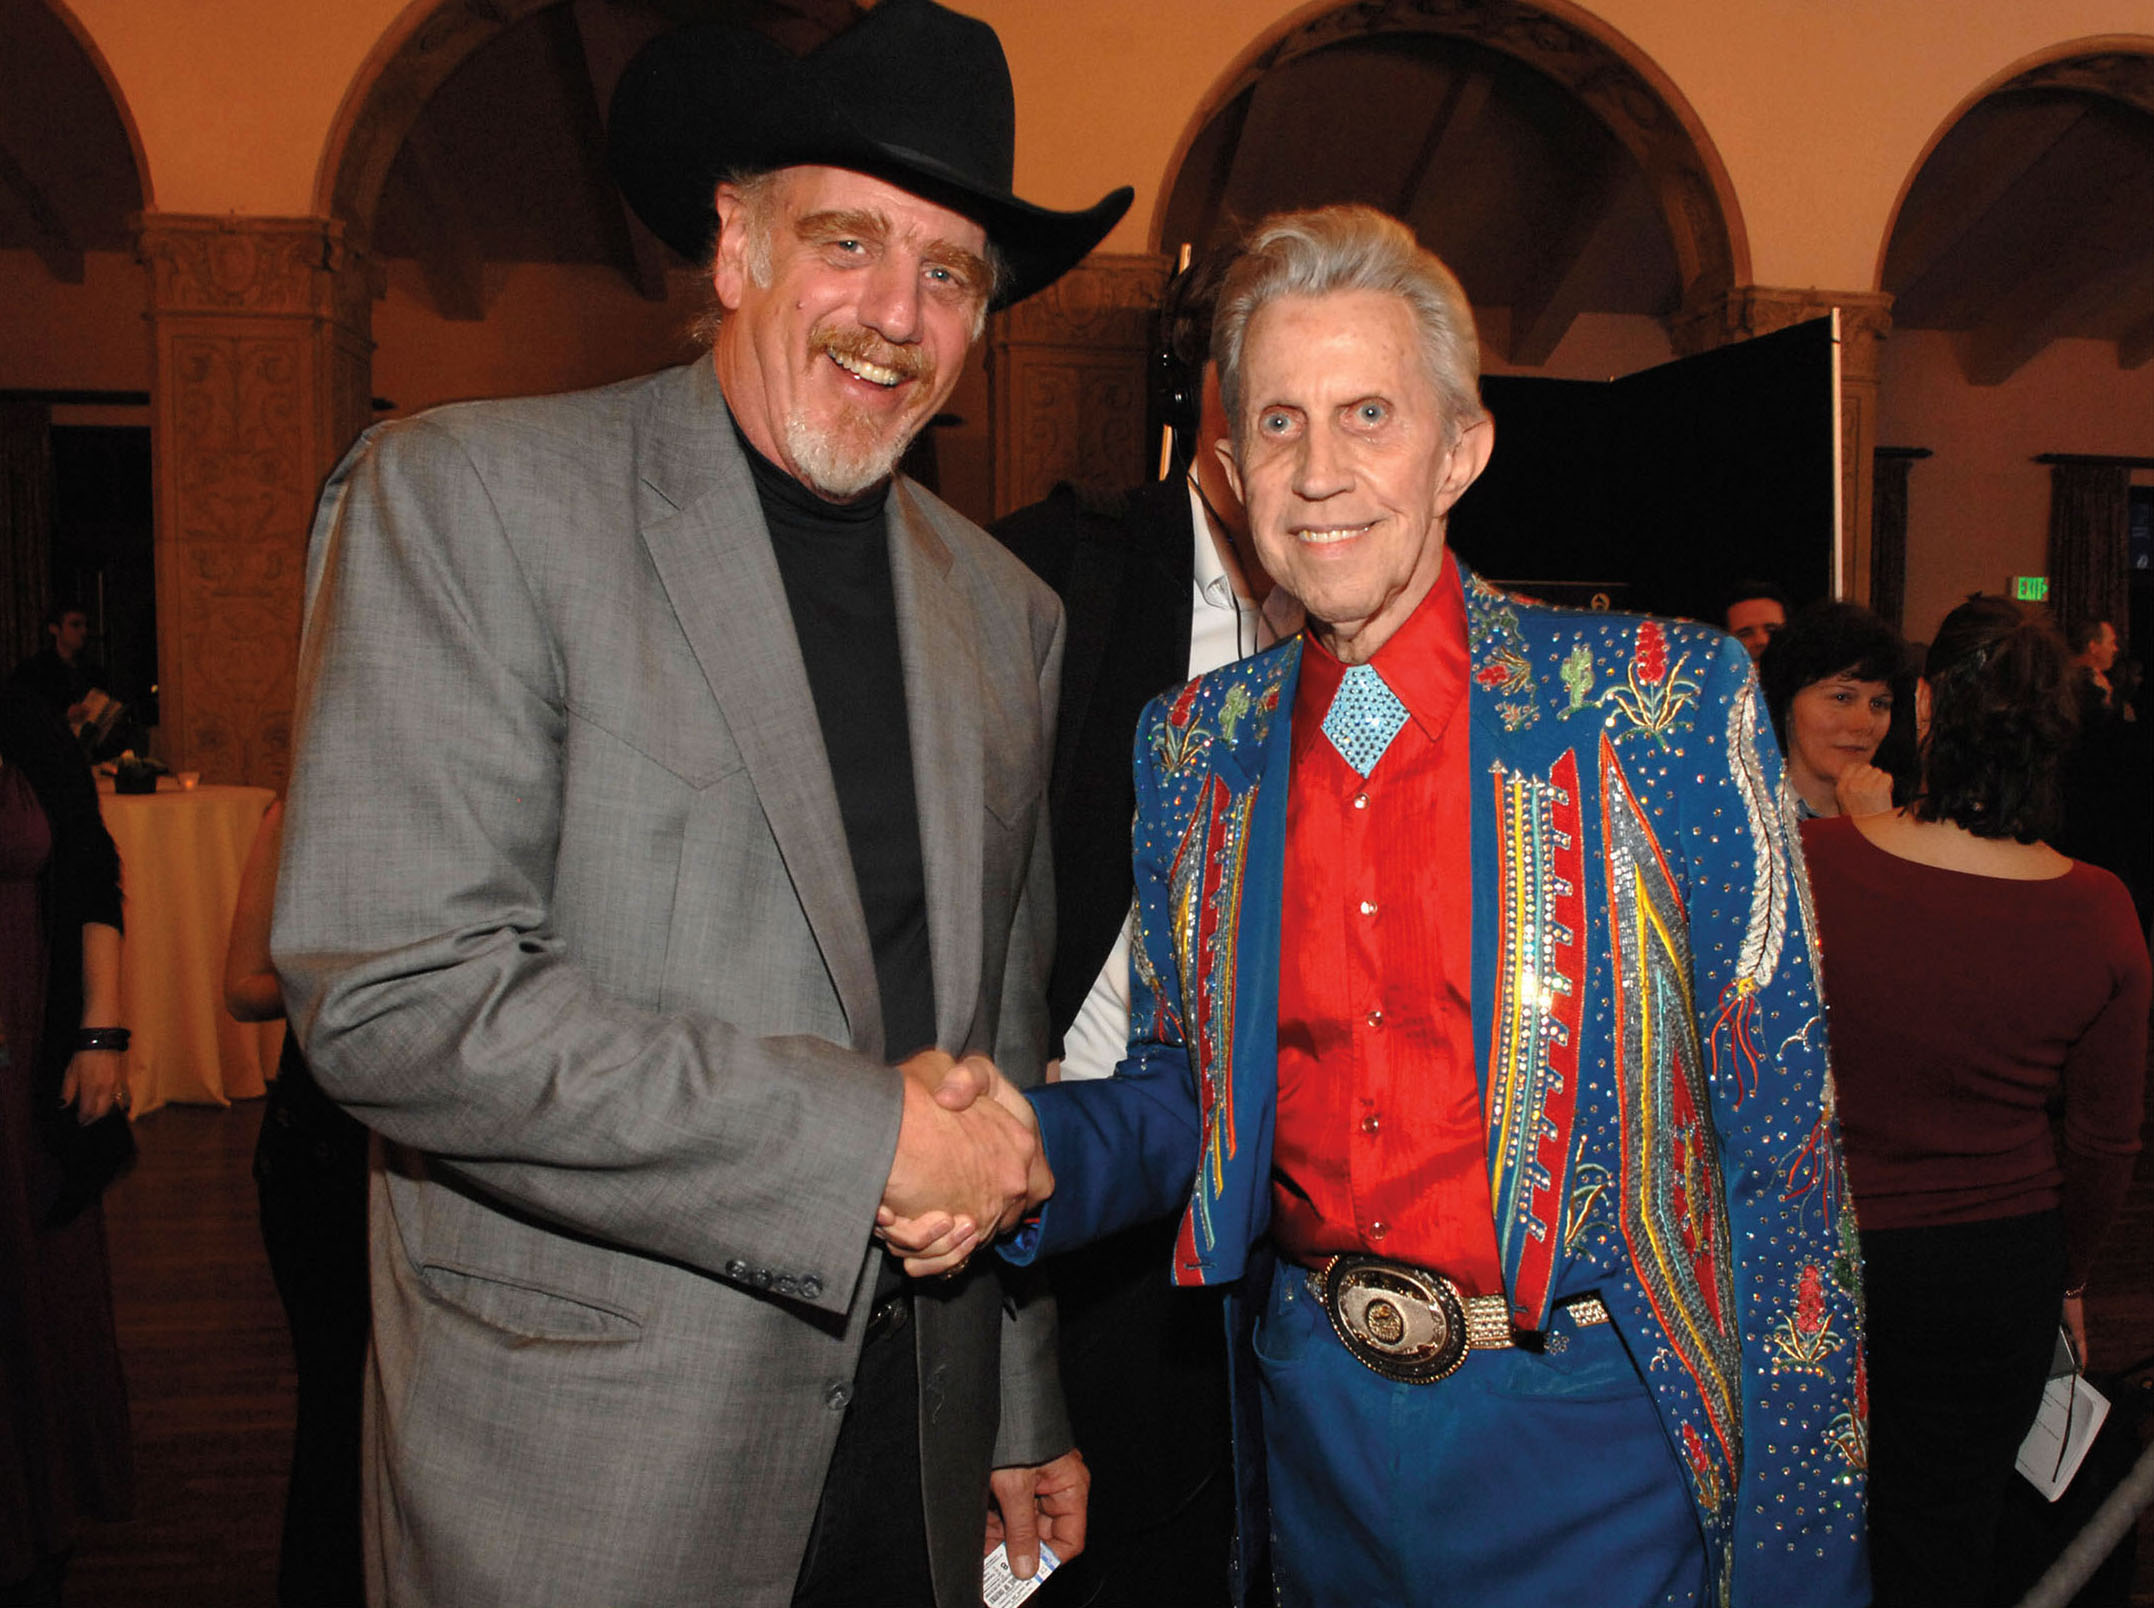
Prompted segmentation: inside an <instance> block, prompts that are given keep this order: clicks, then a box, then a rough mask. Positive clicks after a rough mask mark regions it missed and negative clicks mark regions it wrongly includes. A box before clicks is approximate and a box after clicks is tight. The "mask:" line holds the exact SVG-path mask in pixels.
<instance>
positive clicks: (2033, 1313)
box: [1803, 597, 2149, 1608]
mask: <svg viewBox="0 0 2154 1608" xmlns="http://www.w3.org/2000/svg"><path fill="white" fill-rule="evenodd" d="M1921 695H1922V696H1923V697H1924V698H1925V700H1926V702H1927V703H1928V706H1929V708H1928V715H1929V735H1928V739H1927V742H1926V744H1925V748H1924V753H1923V759H1924V768H1923V782H1922V788H1921V791H1920V793H1919V794H1918V795H1917V796H1916V798H1915V800H1914V802H1913V803H1912V804H1910V805H1909V806H1908V807H1907V808H1905V809H1901V810H1897V811H1893V812H1888V813H1885V814H1878V815H1868V816H1860V817H1856V818H1853V819H1842V820H1836V821H1822V820H1821V821H1812V822H1810V823H1808V824H1807V825H1805V826H1804V828H1803V846H1804V851H1805V853H1806V855H1807V857H1808V860H1809V867H1810V880H1811V885H1812V887H1813V889H1814V891H1815V896H1816V902H1817V928H1818V934H1819V952H1820V954H1821V955H1822V956H1823V969H1824V983H1825V997H1826V1004H1827V1010H1828V1013H1829V1014H1828V1022H1829V1026H1830V1032H1831V1042H1832V1057H1833V1065H1834V1070H1835V1075H1836V1078H1837V1081H1838V1088H1839V1115H1840V1125H1841V1135H1842V1138H1843V1141H1844V1144H1845V1151H1846V1156H1847V1171H1848V1183H1849V1186H1850V1189H1851V1191H1852V1193H1853V1196H1854V1203H1855V1212H1856V1216H1857V1218H1858V1220H1859V1221H1860V1223H1861V1235H1862V1251H1863V1261H1864V1274H1863V1283H1864V1289H1865V1293H1866V1300H1867V1318H1866V1329H1867V1336H1868V1345H1867V1360H1868V1370H1869V1373H1868V1384H1869V1395H1870V1561H1871V1569H1872V1574H1873V1577H1874V1580H1875V1583H1876V1590H1877V1597H1876V1603H1877V1608H1908V1605H1911V1604H1913V1605H1924V1604H1938V1605H1940V1608H1941V1605H1945V1604H1951V1605H1953V1608H1964V1605H1967V1604H1980V1603H1982V1602H1983V1601H1984V1600H1985V1597H1986V1588H1987V1587H1988V1585H1989V1584H1990V1580H1989V1568H1990V1552H1991V1547H1992V1543H1993V1537H1994V1531H1995V1526H1996V1520H1997V1516H1998V1513H1999V1510H2000V1505H2001V1503H2002V1501H2003V1498H2004V1494H2005V1489H2006V1484H2007V1482H2008V1481H2009V1480H2010V1479H2011V1478H2012V1473H2013V1461H2014V1457H2015V1454H2016V1452H2017V1449H2018V1446H2019V1443H2020V1441H2021V1440H2022V1439H2023V1438H2024V1437H2025V1435H2026V1432H2027V1428H2028V1426H2029V1424H2031V1423H2032V1422H2033V1419H2034V1415H2035V1412H2036V1410H2037V1409H2038V1407H2039V1406H2040V1403H2041V1397H2042V1387H2043V1382H2044V1380H2045V1378H2046V1376H2047V1374H2048V1370H2049V1361H2050V1356H2051V1354H2052V1351H2053V1350H2054V1346H2055V1339H2056V1334H2057V1329H2058V1326H2059V1323H2060V1321H2061V1322H2062V1323H2063V1324H2064V1326H2065V1327H2066V1328H2067V1329H2068V1330H2069V1331H2070V1332H2071V1333H2072V1335H2073V1336H2074V1339H2075V1342H2076V1343H2079V1344H2080V1345H2081V1347H2082V1352H2083V1347H2084V1324H2083V1319H2082V1313H2081V1307H2080V1295H2081V1292H2082V1291H2083V1290H2084V1288H2085V1284H2086V1278H2087V1270H2088V1268H2089V1267H2090V1266H2092V1264H2093V1261H2094V1252H2095V1248H2096V1245H2097V1242H2098V1241H2099V1239H2100V1237H2101V1234H2102V1231H2103V1230H2104V1229H2105V1228H2106V1227H2107V1226H2108V1224H2109V1220H2110V1218H2111V1217H2112V1216H2114V1215H2115V1213H2116V1209H2117V1206H2118V1204H2119V1202H2120V1201H2121V1200H2122V1199H2123V1196H2124V1191H2125V1189H2126V1187H2127V1186H2128V1184H2129V1183H2130V1181H2131V1171H2132V1157H2133V1155H2134V1154H2135V1153H2136V1152H2137V1150H2138V1148H2139V1117H2140V1100H2141V1092H2142V1091H2141V1084H2142V1082H2143V1079H2144V1075H2145V1068H2146V1043H2147V1008H2148V993H2149V967H2148V958H2147V950H2146V945H2145V943H2144V942H2143V940H2142V939H2141V936H2140V934H2139V930H2138V923H2137V921H2136V920H2135V918H2134V916H2133V913H2132V905H2131V900H2130V898H2129V897H2128V896H2127V895H2126V893H2125V891H2124V888H2123V886H2122V885H2121V884H2120V883H2119V882H2118V881H2117V879H2116V878H2115V877H2113V876H2111V875H2110V874H2109V873H2108V872H2106V871H2101V870H2097V869H2095V868H2094V867H2092V866H2088V865H2083V864H2080V863H2079V862H2077V861H2074V860H2068V859H2066V858H2065V857H2064V856H2063V855H2061V854H2059V853H2057V852H2056V851H2055V850H2054V849H2052V848H2050V847H2049V846H2048V845H2047V844H2046V843H2044V842H2043V841H2042V839H2043V836H2044V834H2045V833H2047V832H2049V831H2051V830H2052V829H2053V825H2054V821H2055V818H2056V813H2057V802H2058V790H2057V764H2058V761H2059V759H2060V758H2061V756H2062V755H2063V753H2064V751H2065V749H2066V747H2067V746H2068V745H2069V744H2070V742H2071V739H2072V731H2073V712H2072V689H2071V682H2070V676H2069V673H2068V667H2067V665H2066V661H2065V650H2064V643H2063V641H2062V639H2061V638H2059V637H2058V635H2057V633H2056V631H2055V630H2054V629H2053V628H2052V627H2050V626H2049V625H2048V624H2046V623H2045V622H2042V621H2039V620H2036V619H2033V618H2030V617H2028V616H2026V615H2024V614H2022V613H2021V612H2020V610H2019V608H2018V607H2017V606H2016V605H2014V604H2012V603H2010V602H2008V601H2006V600H2005V599H2003V598H1993V597H1978V598H1975V599H1973V600H1971V601H1969V602H1967V603H1964V604H1962V605H1961V606H1960V607H1959V608H1957V609H1954V610H1953V611H1952V613H1951V614H1949V615H1947V616H1946V618H1945V622H1944V624H1943V625H1942V626H1941V627H1940V628H1939V630H1938V633H1937V640H1936V641H1935V642H1934V643H1932V644H1931V646H1930V651H1929V660H1928V676H1927V680H1926V682H1925V683H1924V686H1923V688H1922V689H1921ZM2057 1102H2061V1105H2062V1109H2063V1115H2064V1123H2063V1145H2062V1148H2061V1150H2060V1149H2059V1148H2058V1146H2057V1145H2056V1144H2055V1143H2054V1141H2053V1140H2052V1138H2051V1131H2050V1121H2049V1108H2050V1106H2051V1105H2052V1103H2057Z"/></svg>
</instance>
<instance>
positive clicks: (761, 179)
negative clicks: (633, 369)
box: [689, 168, 1010, 349]
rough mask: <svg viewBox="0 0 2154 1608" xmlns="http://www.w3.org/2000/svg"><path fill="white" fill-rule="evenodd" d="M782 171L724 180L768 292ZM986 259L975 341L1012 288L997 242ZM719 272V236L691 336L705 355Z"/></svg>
mask: <svg viewBox="0 0 2154 1608" xmlns="http://www.w3.org/2000/svg"><path fill="white" fill-rule="evenodd" d="M784 171H785V170H784V169H783V168H736V169H734V170H733V171H731V172H729V173H727V174H726V176H725V180H724V182H725V183H726V184H728V185H731V186H732V188H733V189H734V191H735V192H736V193H737V194H738V195H739V197H740V211H739V212H738V213H736V214H735V217H736V218H738V220H739V223H740V227H741V228H742V229H743V230H744V231H746V234H747V240H748V255H747V259H746V267H747V269H748V277H749V278H750V279H753V280H754V281H755V283H756V286H757V288H759V289H762V290H768V289H769V288H770V275H771V257H770V250H771V246H770V242H771V231H772V230H773V229H774V228H775V227H776V226H777V194H778V175H779V174H780V173H782V172H784ZM985 255H986V258H987V270H988V283H987V284H986V285H985V286H983V287H982V289H981V294H980V300H979V304H978V305H977V306H976V307H975V308H974V309H973V314H972V336H971V338H972V339H973V340H975V341H977V340H978V339H979V338H980V332H981V331H982V330H984V329H986V328H987V309H988V307H989V306H990V305H991V304H992V303H993V301H994V299H995V296H996V293H997V292H999V291H1000V290H1001V289H1002V287H1003V286H1004V285H1006V284H1008V283H1009V282H1010V265H1009V263H1008V262H1007V261H1005V260H1004V258H1003V255H1002V253H1001V252H999V251H997V250H996V249H995V243H994V241H992V240H990V241H988V243H987V251H986V253H985ZM717 267H718V236H717V235H715V234H714V235H712V236H711V248H710V250H709V251H707V252H705V253H704V256H703V262H702V264H701V269H702V280H703V289H704V296H705V299H706V301H707V303H708V305H706V306H705V307H704V309H703V311H702V312H701V313H699V314H698V315H697V317H696V321H695V323H694V324H693V325H691V326H690V330H689V333H690V334H691V335H693V336H694V338H695V342H696V344H697V345H698V346H701V347H704V348H706V349H707V348H709V346H710V345H711V343H712V342H714V341H716V340H717V339H718V326H719V325H720V324H723V323H724V322H725V309H724V308H723V307H721V306H720V305H719V304H718V293H717V290H716V287H715V286H714V285H713V283H712V275H713V274H714V273H715V272H716V270H717Z"/></svg>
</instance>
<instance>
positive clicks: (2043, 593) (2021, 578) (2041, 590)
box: [2012, 575, 2049, 603]
mask: <svg viewBox="0 0 2154 1608" xmlns="http://www.w3.org/2000/svg"><path fill="white" fill-rule="evenodd" d="M2012 595H2013V596H2014V597H2015V598H2017V599H2019V601H2020V602H2022V603H2047V602H2048V601H2049V577H2048V576H2047V575H2015V576H2013V577H2012Z"/></svg>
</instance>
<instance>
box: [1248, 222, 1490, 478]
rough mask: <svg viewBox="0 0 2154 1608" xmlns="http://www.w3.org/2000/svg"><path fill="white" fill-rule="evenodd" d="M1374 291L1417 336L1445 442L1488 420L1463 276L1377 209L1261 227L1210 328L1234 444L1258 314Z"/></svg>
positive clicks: (1251, 239) (1478, 348)
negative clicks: (1392, 299) (1285, 303)
mask: <svg viewBox="0 0 2154 1608" xmlns="http://www.w3.org/2000/svg"><path fill="white" fill-rule="evenodd" d="M1347 290H1372V291H1377V292H1379V293H1381V294H1383V295H1387V296H1397V297H1399V298H1400V299H1401V300H1403V301H1404V302H1405V303H1406V305H1407V308H1408V310H1409V311H1411V312H1412V313H1413V315H1414V324H1415V326H1416V327H1417V328H1418V329H1419V330H1420V332H1421V357H1422V361H1423V362H1424V363H1425V364H1426V365H1427V366H1428V373H1429V378H1430V379H1431V380H1433V381H1434V382H1435V385H1436V395H1437V398H1438V399H1439V401H1440V402H1441V404H1442V407H1443V420H1444V444H1445V445H1446V446H1453V445H1456V444H1457V442H1458V437H1459V432H1460V431H1462V430H1464V429H1465V428H1466V427H1467V426H1468V425H1471V424H1477V423H1479V422H1480V421H1481V420H1482V419H1484V418H1486V417H1487V416H1488V410H1487V409H1486V408H1484V407H1483V406H1482V405H1481V341H1480V337H1479V335H1478V334H1476V332H1475V330H1474V324H1473V308H1472V306H1471V305H1470V304H1469V303H1468V302H1467V300H1466V292H1465V290H1464V288H1463V287H1461V286H1460V284H1459V282H1458V277H1457V275H1455V274H1453V273H1452V272H1451V270H1450V269H1449V268H1446V267H1445V266H1444V264H1443V259H1442V258H1440V257H1438V256H1437V255H1436V253H1434V252H1433V251H1430V250H1428V249H1427V248H1426V247H1424V246H1423V245H1422V244H1421V243H1420V242H1419V241H1418V240H1416V239H1415V238H1414V234H1413V231H1412V230H1411V229H1409V228H1407V227H1406V225H1405V224H1403V223H1401V222H1399V221H1398V219H1396V218H1392V217H1387V216H1385V215H1384V214H1383V213H1381V212H1378V211H1377V210H1376V209H1375V208H1374V207H1362V206H1337V207H1319V208H1317V209H1316V210H1314V211H1311V212H1282V213H1276V214H1274V215H1273V216H1271V217H1269V218H1266V219H1265V220H1264V221H1263V222H1262V223H1260V224H1258V225H1257V227H1256V230H1255V232H1254V233H1252V234H1251V235H1250V236H1249V238H1248V240H1247V241H1246V242H1245V243H1244V245H1243V247H1242V257H1241V260H1240V261H1239V262H1237V263H1236V264H1235V265H1234V270H1233V272H1232V273H1230V274H1228V275H1227V283H1226V288H1225V289H1224V290H1222V291H1221V292H1220V295H1219V312H1218V314H1217V316H1216V318H1215V319H1214V321H1213V324H1212V359H1213V361H1214V362H1216V363H1217V364H1218V365H1219V398H1220V400H1221V401H1222V402H1223V403H1225V404H1226V410H1227V418H1228V420H1229V421H1230V422H1231V423H1232V425H1233V428H1234V438H1235V440H1236V441H1237V442H1239V441H1240V440H1241V436H1242V413H1241V401H1242V398H1241V379H1242V374H1241V369H1242V349H1243V346H1244V343H1245V342H1246V341H1247V339H1248V336H1249V324H1250V321H1251V320H1252V319H1254V318H1255V317H1256V315H1257V313H1258V312H1259V311H1260V310H1261V309H1262V308H1264V307H1265V306H1267V305H1269V304H1270V303H1272V302H1274V301H1277V300H1279V299H1280V298H1281V297H1283V296H1328V295H1331V294H1332V293H1334V292H1336V291H1347Z"/></svg>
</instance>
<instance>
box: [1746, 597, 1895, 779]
mask: <svg viewBox="0 0 2154 1608" xmlns="http://www.w3.org/2000/svg"><path fill="white" fill-rule="evenodd" d="M1914 680H1915V678H1914V675H1913V673H1912V671H1911V669H1910V667H1909V665H1908V663H1907V649H1906V646H1905V644H1903V643H1902V642H1901V641H1900V634H1899V633H1898V632H1897V631H1895V630H1893V629H1892V627H1891V626H1889V625H1887V624H1886V623H1885V622H1884V621H1883V620H1881V619H1879V618H1878V617H1877V616H1876V615H1874V614H1872V613H1871V612H1870V611H1869V610H1868V609H1866V608H1864V607H1863V606H1862V605H1861V604H1859V603H1837V602H1832V601H1825V602H1819V603H1812V604H1811V605H1810V606H1809V607H1808V608H1806V609H1804V610H1803V611H1802V612H1801V613H1800V614H1798V615H1796V616H1795V618H1794V619H1792V620H1790V621H1789V622H1788V623H1787V625H1786V627H1785V628H1784V629H1782V630H1781V631H1779V632H1778V633H1776V634H1775V635H1774V637H1773V639H1772V641H1771V642H1770V643H1769V644H1768V645H1767V646H1766V649H1765V656H1764V657H1763V658H1762V659H1760V660H1759V661H1758V684H1759V685H1760V686H1761V687H1762V688H1763V689H1764V692H1765V707H1766V709H1767V711H1768V712H1769V713H1770V714H1771V715H1772V719H1773V735H1774V736H1776V737H1778V738H1779V739H1780V751H1781V753H1783V754H1784V755H1786V756H1787V775H1788V785H1789V786H1790V787H1792V788H1793V789H1794V790H1795V798H1796V801H1797V806H1798V813H1800V814H1801V815H1802V816H1803V817H1804V818H1805V819H1807V818H1809V817H1811V816H1817V815H1874V814H1876V813H1877V812H1878V811H1880V810H1889V809H1891V808H1892V806H1893V804H1894V803H1895V802H1897V801H1898V799H1899V798H1901V797H1903V796H1904V795H1905V792H1906V789H1907V786H1908V784H1909V783H1910V782H1911V781H1912V780H1913V776H1914V759H1915V739H1914Z"/></svg>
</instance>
